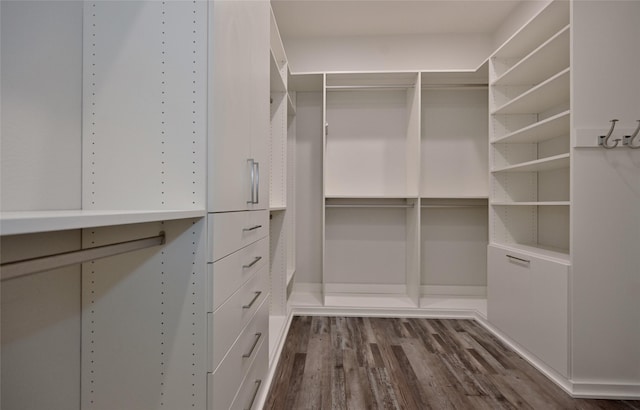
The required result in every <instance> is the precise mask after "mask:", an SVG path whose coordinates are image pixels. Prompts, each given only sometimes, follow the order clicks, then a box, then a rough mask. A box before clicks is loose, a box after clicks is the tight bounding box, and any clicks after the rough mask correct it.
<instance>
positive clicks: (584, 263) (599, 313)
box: [572, 1, 640, 397]
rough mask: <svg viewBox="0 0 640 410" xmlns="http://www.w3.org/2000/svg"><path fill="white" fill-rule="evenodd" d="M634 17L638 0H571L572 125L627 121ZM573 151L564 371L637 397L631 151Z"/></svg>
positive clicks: (638, 191)
mask: <svg viewBox="0 0 640 410" xmlns="http://www.w3.org/2000/svg"><path fill="white" fill-rule="evenodd" d="M638 16H640V3H638V2H626V1H613V2H610V1H593V2H575V3H574V4H573V29H574V43H573V48H572V53H573V56H572V57H573V61H574V71H573V72H572V75H573V79H574V84H575V86H574V88H573V100H574V107H573V108H574V110H573V120H574V127H575V128H576V129H598V128H607V127H608V125H609V124H608V121H609V120H610V119H612V118H618V119H620V123H619V124H618V126H619V127H620V128H621V129H624V128H635V126H636V125H637V123H636V122H635V120H638V119H640V98H638V95H640V82H639V81H638V70H637V69H636V68H637V67H638V66H639V65H640V53H638V52H637V50H638V43H637V39H638V38H640V26H639V25H638V24H637V23H636V22H637V21H638ZM611 44H615V47H612V46H611ZM593 61H596V62H597V64H590V63H589V62H593ZM597 135H598V134H594V135H593V138H595V137H597ZM614 135H616V137H620V136H621V135H622V134H621V133H620V131H616V132H615V133H614ZM574 137H575V135H574ZM573 154H574V155H573V167H574V168H573V171H574V172H573V178H572V179H573V180H572V184H573V186H572V188H573V198H572V200H573V204H574V206H575V208H573V214H572V218H573V219H572V227H573V228H572V229H573V237H572V257H573V264H574V267H573V273H574V274H573V278H572V286H573V288H572V291H573V304H572V359H573V377H574V379H575V380H577V381H579V382H581V383H585V385H587V386H588V385H589V384H594V383H602V381H606V382H610V383H613V384H616V385H622V386H621V389H620V390H622V391H624V390H623V389H625V387H626V386H628V387H626V388H627V389H628V390H629V391H631V392H633V393H634V394H635V395H636V397H638V392H639V391H640V389H639V388H638V386H639V385H640V366H639V365H638V360H631V359H630V358H638V357H640V326H639V321H638V312H639V311H640V298H638V294H639V292H640V282H639V281H638V272H639V271H640V252H638V244H639V243H640V218H638V209H640V188H639V187H640V150H631V149H628V148H620V149H616V150H603V149H601V148H576V149H574V150H573ZM602 346H606V354H602ZM625 385H626V386H625ZM606 387H607V386H605V388H606Z"/></svg>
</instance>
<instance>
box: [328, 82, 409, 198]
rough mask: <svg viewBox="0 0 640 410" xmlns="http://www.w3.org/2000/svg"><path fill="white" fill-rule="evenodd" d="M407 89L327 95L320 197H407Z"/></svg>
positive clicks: (354, 91)
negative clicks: (321, 191) (323, 178)
mask: <svg viewBox="0 0 640 410" xmlns="http://www.w3.org/2000/svg"><path fill="white" fill-rule="evenodd" d="M407 110H408V107H407V91H404V90H402V91H395V90H382V91H380V90H368V91H356V90H351V91H330V92H327V113H326V122H327V124H328V134H327V138H326V147H325V164H324V166H325V195H326V196H352V197H358V196H378V197H385V196H397V197H403V196H406V195H407V176H406V163H407V151H406V150H407V148H406V147H407V120H408V111H407Z"/></svg>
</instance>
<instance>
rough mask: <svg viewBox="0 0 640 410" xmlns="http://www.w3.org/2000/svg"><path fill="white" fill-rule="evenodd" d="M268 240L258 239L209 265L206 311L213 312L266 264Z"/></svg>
mask: <svg viewBox="0 0 640 410" xmlns="http://www.w3.org/2000/svg"><path fill="white" fill-rule="evenodd" d="M268 251H269V240H268V239H267V238H263V239H260V240H259V241H257V242H254V243H252V244H251V245H248V246H246V247H244V248H242V249H240V250H239V251H237V252H234V253H232V254H231V255H228V256H226V257H224V258H222V259H219V260H218V261H216V262H215V263H211V264H209V266H208V268H209V279H208V280H209V284H210V285H208V287H209V290H210V292H211V295H212V297H211V301H210V302H209V304H208V306H209V307H208V309H209V310H208V311H209V312H213V311H215V310H216V309H217V308H218V307H219V306H220V305H221V304H222V303H223V302H224V301H226V300H227V299H228V298H229V296H231V295H232V294H233V293H234V292H235V291H236V290H237V289H238V288H239V287H240V286H241V285H242V284H243V283H244V282H246V281H247V280H249V278H250V277H251V276H253V275H254V274H255V273H256V272H258V271H259V270H261V269H262V268H263V267H264V266H266V265H267V262H268V256H269V255H268Z"/></svg>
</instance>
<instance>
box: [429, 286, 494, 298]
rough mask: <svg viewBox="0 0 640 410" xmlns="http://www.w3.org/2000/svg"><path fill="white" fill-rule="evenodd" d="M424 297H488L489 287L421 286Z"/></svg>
mask: <svg viewBox="0 0 640 410" xmlns="http://www.w3.org/2000/svg"><path fill="white" fill-rule="evenodd" d="M420 294H421V295H422V296H457V297H460V296H462V297H464V296H467V297H468V296H472V297H482V298H486V297H487V286H486V285H485V286H445V285H422V286H420Z"/></svg>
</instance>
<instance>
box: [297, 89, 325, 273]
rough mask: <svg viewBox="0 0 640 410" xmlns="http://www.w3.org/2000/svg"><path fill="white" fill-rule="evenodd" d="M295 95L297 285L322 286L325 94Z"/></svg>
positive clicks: (303, 93)
mask: <svg viewBox="0 0 640 410" xmlns="http://www.w3.org/2000/svg"><path fill="white" fill-rule="evenodd" d="M294 78H296V77H294ZM296 94H297V98H296V119H295V122H296V154H295V158H296V164H297V165H298V166H297V167H296V173H295V176H296V185H295V191H294V192H295V204H296V216H295V217H296V220H295V229H296V233H295V237H296V238H300V240H299V241H298V242H297V244H296V265H297V266H296V268H297V269H296V270H297V273H296V282H298V283H300V282H305V283H321V282H322V212H323V192H322V93H321V92H297V93H296Z"/></svg>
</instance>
